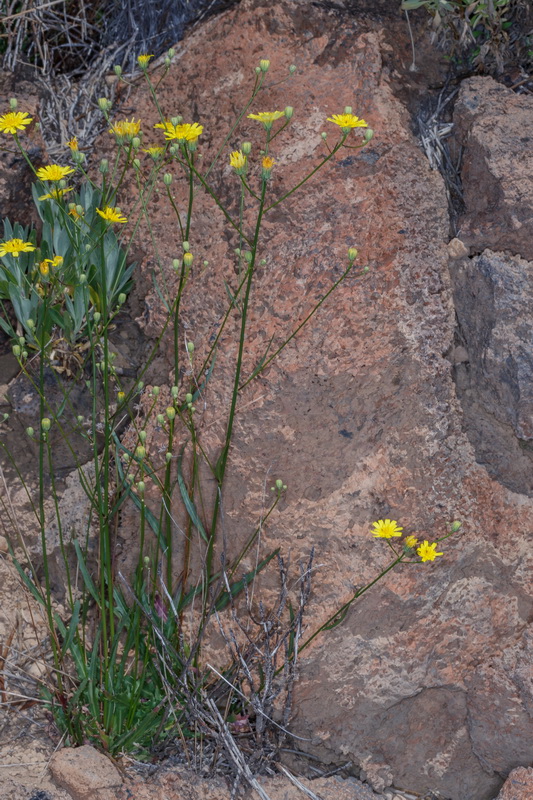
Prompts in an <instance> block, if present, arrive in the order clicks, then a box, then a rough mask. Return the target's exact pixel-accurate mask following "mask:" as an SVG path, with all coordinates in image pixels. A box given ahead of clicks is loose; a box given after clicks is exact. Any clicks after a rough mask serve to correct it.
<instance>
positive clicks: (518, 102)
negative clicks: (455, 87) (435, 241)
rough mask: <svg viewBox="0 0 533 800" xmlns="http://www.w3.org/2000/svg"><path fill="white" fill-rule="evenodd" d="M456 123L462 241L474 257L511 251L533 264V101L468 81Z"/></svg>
mask: <svg viewBox="0 0 533 800" xmlns="http://www.w3.org/2000/svg"><path fill="white" fill-rule="evenodd" d="M454 118H455V122H456V128H457V135H458V138H459V140H460V142H461V144H462V145H463V146H464V148H465V149H464V154H463V166H462V179H463V188H464V199H465V203H466V213H465V214H464V216H463V217H462V218H461V220H460V238H461V239H462V241H463V242H464V243H465V244H467V245H468V246H469V247H470V248H471V251H472V252H475V253H480V252H482V251H483V250H485V249H487V248H490V249H491V250H497V251H502V250H509V251H510V252H511V253H512V254H513V255H519V256H522V258H525V259H527V260H528V261H533V137H532V134H531V119H532V118H533V97H531V95H522V94H515V93H514V92H512V91H510V90H509V89H507V88H506V87H505V86H502V85H501V84H499V83H496V81H495V80H493V79H492V78H485V77H476V78H469V79H468V80H466V81H463V83H462V85H461V90H460V92H459V95H458V98H457V103H456V105H455V111H454Z"/></svg>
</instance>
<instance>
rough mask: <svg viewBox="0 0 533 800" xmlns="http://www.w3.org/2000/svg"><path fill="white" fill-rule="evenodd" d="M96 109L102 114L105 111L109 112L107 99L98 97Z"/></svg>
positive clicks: (109, 106) (109, 104)
mask: <svg viewBox="0 0 533 800" xmlns="http://www.w3.org/2000/svg"><path fill="white" fill-rule="evenodd" d="M98 108H99V109H100V111H103V112H104V114H105V113H106V112H107V111H109V109H110V108H111V103H110V101H109V100H108V99H107V97H99V98H98Z"/></svg>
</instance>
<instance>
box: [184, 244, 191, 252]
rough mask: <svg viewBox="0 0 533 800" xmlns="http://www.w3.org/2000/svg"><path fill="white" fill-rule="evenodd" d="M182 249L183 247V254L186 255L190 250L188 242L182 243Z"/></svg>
mask: <svg viewBox="0 0 533 800" xmlns="http://www.w3.org/2000/svg"><path fill="white" fill-rule="evenodd" d="M182 247H183V252H184V253H187V252H188V251H189V250H190V249H191V248H190V245H189V242H183V244H182Z"/></svg>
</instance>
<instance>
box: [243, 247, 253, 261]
mask: <svg viewBox="0 0 533 800" xmlns="http://www.w3.org/2000/svg"><path fill="white" fill-rule="evenodd" d="M243 256H244V260H245V261H246V263H247V264H251V263H252V258H253V256H252V254H251V253H250V251H249V250H245V251H244V253H243Z"/></svg>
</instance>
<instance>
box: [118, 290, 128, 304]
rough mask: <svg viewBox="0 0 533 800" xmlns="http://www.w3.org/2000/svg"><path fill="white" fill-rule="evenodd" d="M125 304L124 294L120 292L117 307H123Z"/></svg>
mask: <svg viewBox="0 0 533 800" xmlns="http://www.w3.org/2000/svg"><path fill="white" fill-rule="evenodd" d="M125 302H126V295H125V294H124V292H121V293H120V294H119V296H118V304H119V306H123V305H124V303H125Z"/></svg>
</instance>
